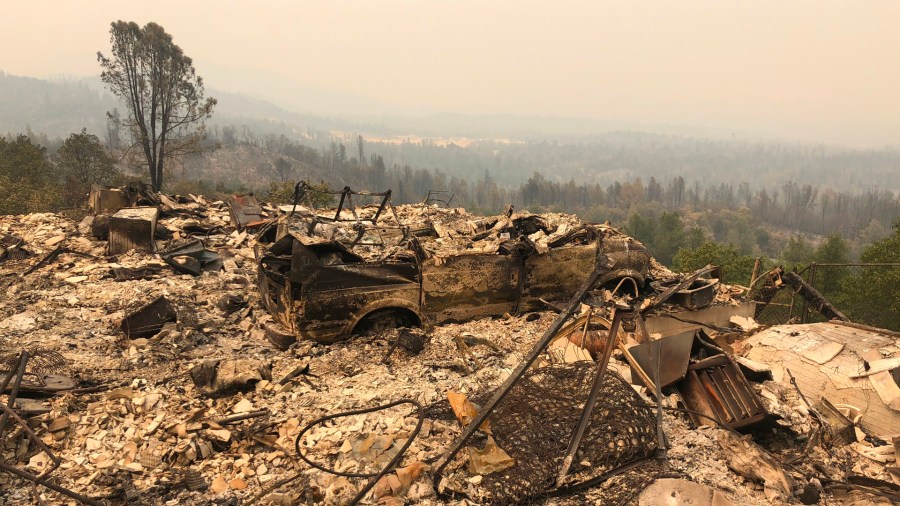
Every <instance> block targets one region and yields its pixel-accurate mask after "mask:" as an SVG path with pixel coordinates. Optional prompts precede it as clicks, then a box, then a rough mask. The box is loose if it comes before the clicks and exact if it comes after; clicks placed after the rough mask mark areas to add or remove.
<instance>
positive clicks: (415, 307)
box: [0, 189, 900, 505]
mask: <svg viewBox="0 0 900 506" xmlns="http://www.w3.org/2000/svg"><path fill="white" fill-rule="evenodd" d="M115 190H116V189H107V191H113V193H115ZM122 191H123V192H125V190H122ZM126 193H127V192H126ZM137 193H140V192H137ZM300 196H301V197H302V195H300ZM336 197H339V198H343V203H341V202H340V201H339V202H338V206H339V207H338V208H337V209H329V210H324V209H315V207H314V206H312V205H311V204H310V203H306V204H305V205H304V203H303V202H301V200H303V199H298V202H297V203H296V204H294V205H291V206H273V205H268V204H265V203H259V202H258V201H256V199H255V198H250V197H248V196H241V197H235V198H232V199H229V200H228V201H213V200H210V199H207V198H204V197H202V196H168V195H156V194H148V195H140V196H138V197H136V199H134V200H122V201H121V202H120V203H119V204H115V203H114V202H113V201H114V199H112V200H111V199H109V198H107V199H106V200H105V201H104V202H113V204H109V203H106V204H103V205H102V206H98V209H97V212H98V214H97V215H96V216H88V217H86V218H85V220H84V221H82V222H81V223H76V222H74V221H72V220H70V219H68V218H65V217H63V216H61V215H53V214H34V215H27V216H2V217H0V247H2V248H3V249H2V250H0V293H2V294H3V295H4V296H3V297H2V298H0V380H3V382H2V385H3V387H2V388H0V391H2V394H0V401H2V405H3V406H4V407H5V408H6V409H4V411H3V414H2V415H0V416H2V421H0V464H2V465H0V500H2V501H3V502H5V503H10V504H19V503H25V502H30V501H32V500H33V497H34V496H35V495H38V494H40V495H44V496H46V497H47V498H50V499H51V500H53V501H58V500H60V499H61V498H63V497H65V499H62V500H63V501H65V500H70V501H80V502H83V503H87V504H99V503H100V502H102V501H112V502H119V503H128V504H137V503H146V504H160V503H167V502H168V503H173V504H174V503H191V504H213V503H216V504H221V503H223V502H230V503H234V504H238V503H244V504H250V503H253V502H259V503H261V504H263V503H265V504H296V503H299V502H305V503H311V504H317V503H324V504H334V505H337V504H350V503H354V502H360V503H365V504H374V503H380V504H402V503H404V502H409V503H415V504H446V503H454V502H458V501H459V500H460V499H463V498H465V499H467V500H469V501H470V502H474V503H479V504H509V503H519V502H523V501H525V500H529V499H534V498H543V499H542V500H545V501H547V503H549V504H574V503H584V502H591V503H603V504H627V503H638V504H668V503H671V501H673V500H681V501H693V502H694V503H696V504H729V503H732V504H770V503H773V502H774V503H778V502H795V501H801V502H803V503H806V504H815V503H822V502H826V501H827V502H828V503H853V502H857V503H858V502H870V503H878V502H882V503H885V504H890V503H892V502H896V501H897V500H898V488H897V480H900V476H898V472H897V455H896V453H897V451H898V450H897V448H898V439H897V434H896V427H898V426H900V424H898V423H897V417H898V413H900V411H898V410H900V406H898V405H897V404H898V402H900V397H898V396H897V395H896V389H897V374H898V365H900V364H897V361H898V360H900V346H898V342H900V341H898V337H900V336H898V335H897V334H896V333H892V332H890V331H886V330H883V329H872V328H864V327H860V326H858V325H856V326H855V324H852V323H847V322H825V323H816V324H810V325H784V326H776V327H769V328H764V327H759V326H757V324H756V323H755V322H753V320H752V316H753V315H754V303H753V301H750V300H747V298H746V296H745V293H746V290H745V289H744V288H743V287H739V286H728V285H725V284H723V283H721V282H720V281H719V279H720V278H721V276H720V275H717V271H716V269H715V268H712V267H710V268H705V269H701V270H699V271H697V272H695V273H689V274H679V273H673V272H671V271H669V270H668V269H666V268H665V267H663V266H661V265H659V264H657V263H656V262H655V261H654V260H653V259H652V258H651V257H650V255H649V252H647V251H646V248H643V246H642V245H640V243H639V242H638V241H635V240H634V239H632V238H629V237H627V236H626V235H624V234H622V233H621V232H620V231H618V230H617V229H615V228H613V227H610V226H609V225H605V224H589V223H583V222H581V221H580V220H578V219H577V218H575V217H573V216H569V215H564V214H528V213H515V212H508V213H504V214H502V215H499V216H494V217H479V216H474V215H471V214H469V213H467V212H466V211H465V210H463V209H454V208H447V207H443V206H441V205H430V204H429V205H424V204H419V205H412V206H393V205H392V204H391V203H390V200H389V192H383V193H381V194H368V195H365V194H364V192H351V191H349V189H348V190H345V191H342V192H339V194H338V195H336ZM385 197H388V198H387V199H385ZM363 198H369V199H375V202H373V203H371V205H362V206H355V205H352V204H353V200H357V201H359V200H362V199H363ZM137 199H140V201H138V200H137ZM92 200H93V199H92ZM98 200H103V199H98ZM120 204H121V205H126V204H127V205H126V207H131V206H143V207H147V206H149V207H152V208H155V209H157V210H158V216H155V227H144V226H135V227H128V228H127V229H120V228H116V226H115V225H114V226H112V227H110V226H109V220H108V219H106V218H104V216H109V215H115V214H116V213H117V212H118V211H119V210H120V209H118V208H116V207H117V206H118V205H120ZM126 214H129V213H126ZM138 214H142V213H138ZM147 219H148V220H150V219H151V218H150V217H149V216H148V218H147ZM138 221H140V220H138ZM145 221H146V220H145ZM137 225H140V224H137ZM151 231H152V232H151ZM110 234H112V235H113V236H115V235H116V234H125V235H129V236H130V234H135V236H134V237H130V239H131V242H132V243H134V244H151V243H152V250H150V251H139V250H138V249H130V250H129V251H125V252H118V253H115V254H110V249H109V248H110V243H111V241H112V242H117V241H118V242H119V243H121V242H122V241H120V239H122V237H118V238H116V237H110ZM148 234H150V237H147V235H148ZM148 241H149V242H148ZM373 273H374V274H373ZM386 279H387V281H389V283H386V282H385V281H386ZM361 280H368V281H366V282H363V281H361ZM367 283H368V284H367ZM386 284H387V285H388V288H385V285H386ZM497 286H505V287H506V288H507V289H506V291H505V292H504V291H503V290H498V289H497V288H496V287H497ZM312 287H319V288H317V289H315V290H311V291H309V290H310V288H312ZM304 290H307V291H304ZM391 292H393V294H392V295H391V296H389V297H386V296H385V293H391ZM401 292H408V293H409V294H412V296H411V297H409V298H405V299H404V298H403V297H399V296H396V293H401ZM360 294H368V295H367V296H366V297H362V296H361V295H360ZM310 299H315V300H317V301H318V302H317V303H318V304H320V306H319V307H320V308H321V311H322V313H319V314H318V315H317V314H316V313H315V312H312V311H310V307H312V306H307V305H306V304H307V302H308V301H309V300H310ZM498 299H499V300H498ZM348 300H365V301H368V302H366V303H365V304H361V305H360V308H368V309H372V306H367V304H369V303H371V302H372V300H375V301H376V303H377V302H378V301H382V302H384V301H388V303H385V304H382V305H381V306H380V307H378V308H376V309H393V308H394V306H391V305H390V304H397V303H399V302H398V301H404V300H405V301H407V302H408V303H409V304H408V305H407V306H405V307H406V309H408V310H409V311H410V312H411V313H412V314H413V315H415V318H409V319H406V320H403V319H402V318H401V319H397V318H380V319H373V320H374V321H371V322H370V323H372V325H369V326H368V328H367V329H366V330H368V332H362V330H364V329H363V328H357V325H356V324H358V323H359V322H360V321H363V320H364V319H365V317H366V316H369V315H370V313H371V311H363V310H360V311H359V312H360V314H359V315H357V317H358V321H356V323H355V324H353V325H348V324H347V321H349V320H353V319H357V317H354V318H350V313H351V311H348V306H347V302H346V301H348ZM473 301H475V302H473ZM279 304H280V307H279ZM329 306H330V307H329ZM273 307H274V309H275V310H273ZM823 307H824V306H823ZM377 314H381V315H383V314H384V313H377ZM401 314H402V313H401ZM329 315H334V316H335V317H334V318H332V317H331V316H329ZM298 318H300V320H299V321H300V322H301V323H302V324H304V325H307V328H309V327H310V326H312V327H314V326H315V325H319V326H320V327H322V326H324V324H325V323H328V322H331V323H332V326H333V327H336V328H339V329H341V332H339V333H333V334H331V335H330V336H329V337H326V338H324V339H318V340H317V339H315V337H316V335H304V332H297V330H298V329H297V328H291V327H290V326H289V325H297V323H298ZM334 322H342V323H340V324H335V323H334ZM395 325H403V326H406V327H409V328H399V329H398V328H393V327H394V326H395ZM300 330H303V329H302V328H301V329H300ZM344 331H346V333H342V332H344ZM355 331H358V335H356V336H355V337H352V338H350V339H348V337H349V336H350V335H352V334H353V333H354V332H355ZM309 337H313V339H309ZM319 337H321V334H320V335H319ZM325 342H333V344H323V343H325ZM272 343H275V344H276V345H277V346H279V347H282V348H286V349H285V351H278V350H277V349H275V348H273V346H272ZM739 433H743V434H744V435H740V434H739ZM751 437H752V439H750V438H751ZM29 482H33V483H36V484H39V485H43V486H44V487H46V489H36V488H33V487H31V486H30V483H29ZM724 484H728V485H727V486H726V485H724Z"/></svg>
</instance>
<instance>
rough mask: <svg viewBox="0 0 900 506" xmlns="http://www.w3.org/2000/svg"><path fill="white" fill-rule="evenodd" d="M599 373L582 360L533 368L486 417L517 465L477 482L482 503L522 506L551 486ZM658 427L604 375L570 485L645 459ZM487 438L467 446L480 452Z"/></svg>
mask: <svg viewBox="0 0 900 506" xmlns="http://www.w3.org/2000/svg"><path fill="white" fill-rule="evenodd" d="M596 372H597V367H596V364H595V363H593V362H586V361H584V362H576V363H571V364H560V365H551V366H547V367H542V368H539V369H534V370H532V371H529V372H528V373H526V374H525V375H524V376H523V377H522V379H521V380H520V381H519V383H517V384H516V386H515V387H514V388H513V389H512V391H511V392H510V393H509V395H508V396H507V397H506V398H505V399H504V400H503V402H501V403H500V404H499V406H498V407H497V409H496V410H495V411H494V413H492V414H491V416H490V417H489V418H488V420H489V422H490V425H491V428H492V431H493V435H494V439H495V441H496V443H497V445H498V446H499V447H500V448H502V449H503V450H504V451H506V453H507V454H509V456H510V457H512V458H513V459H515V464H514V465H513V466H512V467H510V468H508V469H506V470H504V471H498V472H495V473H491V474H487V475H485V476H484V477H483V478H482V481H481V484H480V490H479V493H480V494H481V495H483V497H479V498H478V499H479V501H481V502H483V503H486V504H519V503H521V502H523V501H524V500H526V499H527V498H535V497H537V496H540V495H542V494H543V493H546V492H548V491H549V490H550V489H552V488H553V487H554V485H555V481H556V476H557V473H558V472H559V469H560V467H561V464H562V460H563V458H564V457H565V453H566V449H567V446H568V444H569V440H570V438H571V436H572V433H573V432H574V430H575V428H576V426H577V424H578V418H579V416H580V414H581V411H582V409H583V407H584V403H585V401H586V400H587V397H588V394H589V392H590V389H591V384H592V382H593V379H594V376H595V374H596ZM490 395H491V392H483V393H481V394H479V395H476V396H475V397H474V399H473V400H474V401H475V402H476V403H483V402H484V401H486V400H487V399H488V398H489V397H490ZM655 422H656V418H655V412H654V411H653V408H651V407H650V406H649V405H647V404H646V403H645V402H644V401H643V399H641V397H640V396H638V394H637V393H636V392H635V391H634V389H633V388H631V386H629V385H628V384H627V383H626V382H625V380H624V379H622V377H621V376H619V375H618V374H616V373H615V372H613V371H607V373H606V375H605V376H604V379H603V384H602V390H601V393H600V397H599V399H598V401H597V404H596V405H595V407H594V411H593V413H592V415H591V420H590V423H589V425H588V427H587V430H586V431H585V434H584V438H583V439H582V442H581V445H580V447H579V451H578V454H577V455H576V458H575V460H574V463H573V465H572V470H571V471H570V478H569V481H570V482H580V481H585V480H589V479H591V478H595V477H597V476H600V475H602V474H604V473H606V472H608V471H610V470H613V469H616V468H618V467H620V466H623V465H625V464H628V463H631V462H634V461H636V460H639V459H643V458H646V457H649V456H650V455H651V454H652V453H653V452H654V450H655V449H656V430H655ZM485 439H486V438H485V437H483V436H482V439H481V440H480V441H479V440H475V439H474V438H473V441H472V442H471V443H470V447H478V448H480V447H482V446H483V445H484V443H485ZM466 455H467V452H460V457H457V462H455V463H454V466H453V467H454V468H455V469H457V472H466V471H465V466H464V463H465V461H466V460H467V457H466ZM572 475H574V476H572Z"/></svg>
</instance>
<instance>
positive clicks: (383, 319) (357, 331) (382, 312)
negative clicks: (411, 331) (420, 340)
mask: <svg viewBox="0 0 900 506" xmlns="http://www.w3.org/2000/svg"><path fill="white" fill-rule="evenodd" d="M418 326H420V323H419V318H418V317H417V316H416V315H415V313H413V312H412V311H409V310H407V309H399V308H398V309H394V308H388V309H379V310H377V311H373V312H371V313H369V314H368V315H366V316H365V317H364V318H363V319H362V320H360V321H359V323H357V324H356V327H354V328H353V335H364V334H380V333H382V332H386V331H388V330H393V329H399V328H408V327H418Z"/></svg>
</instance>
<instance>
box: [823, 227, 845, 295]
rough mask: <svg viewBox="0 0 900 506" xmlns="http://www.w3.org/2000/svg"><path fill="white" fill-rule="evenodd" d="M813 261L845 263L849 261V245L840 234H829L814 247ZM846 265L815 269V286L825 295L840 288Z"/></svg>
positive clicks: (834, 292)
mask: <svg viewBox="0 0 900 506" xmlns="http://www.w3.org/2000/svg"><path fill="white" fill-rule="evenodd" d="M815 261H816V262H817V263H820V264H845V263H847V262H849V261H850V247H849V246H848V245H847V241H845V240H844V239H843V238H841V236H839V235H837V234H832V235H829V236H828V237H827V238H826V239H825V241H824V242H822V244H820V245H819V247H818V248H817V249H816V254H815ZM849 272H850V271H849V268H848V267H823V268H821V269H818V270H817V271H816V280H815V285H816V288H818V290H819V291H820V292H822V294H824V295H825V296H826V297H829V296H830V295H833V294H836V293H837V292H838V291H839V290H840V284H841V281H842V280H843V279H844V278H845V277H847V275H848V274H849Z"/></svg>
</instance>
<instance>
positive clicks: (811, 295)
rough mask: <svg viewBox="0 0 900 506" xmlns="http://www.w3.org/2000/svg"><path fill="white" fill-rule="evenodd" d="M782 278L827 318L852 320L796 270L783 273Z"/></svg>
mask: <svg viewBox="0 0 900 506" xmlns="http://www.w3.org/2000/svg"><path fill="white" fill-rule="evenodd" d="M781 280H782V281H784V283H785V284H787V285H788V286H791V287H793V288H794V290H795V291H796V292H797V294H798V295H800V296H801V297H803V299H804V300H805V301H807V302H808V303H809V305H810V306H811V307H812V308H813V309H815V310H816V311H818V312H820V313H822V315H823V316H825V317H826V318H828V319H830V320H841V321H845V322H847V321H850V319H849V318H847V317H846V316H844V313H842V312H840V311H839V310H838V308H836V307H834V306H833V305H832V304H831V302H828V299H826V298H825V296H824V295H822V294H821V293H819V291H818V290H816V289H815V287H813V286H812V285H810V284H809V283H807V282H806V281H805V280H804V279H803V278H801V277H800V275H799V274H797V273H796V272H785V273H782V275H781Z"/></svg>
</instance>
